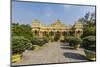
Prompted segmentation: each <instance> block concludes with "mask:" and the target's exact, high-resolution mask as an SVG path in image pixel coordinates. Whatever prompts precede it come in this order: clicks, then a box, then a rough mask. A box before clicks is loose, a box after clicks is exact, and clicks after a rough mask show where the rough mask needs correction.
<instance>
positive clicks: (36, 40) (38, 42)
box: [32, 37, 49, 46]
mask: <svg viewBox="0 0 100 67" xmlns="http://www.w3.org/2000/svg"><path fill="white" fill-rule="evenodd" d="M48 41H49V40H48V38H47V37H42V38H39V37H33V38H32V44H33V45H39V46H42V45H44V44H45V43H47V42H48Z"/></svg>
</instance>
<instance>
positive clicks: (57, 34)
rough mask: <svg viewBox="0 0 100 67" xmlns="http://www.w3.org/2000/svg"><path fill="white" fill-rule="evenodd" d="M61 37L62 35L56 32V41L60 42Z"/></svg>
mask: <svg viewBox="0 0 100 67" xmlns="http://www.w3.org/2000/svg"><path fill="white" fill-rule="evenodd" d="M60 36H61V33H60V32H59V31H57V32H55V36H54V40H55V41H58V40H60Z"/></svg>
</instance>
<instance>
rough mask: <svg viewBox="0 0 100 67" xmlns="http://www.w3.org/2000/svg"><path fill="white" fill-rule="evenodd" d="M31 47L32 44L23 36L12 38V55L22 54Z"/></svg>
mask: <svg viewBox="0 0 100 67" xmlns="http://www.w3.org/2000/svg"><path fill="white" fill-rule="evenodd" d="M30 47H31V42H30V41H29V40H28V39H26V38H24V37H23V36H13V37H12V54H17V53H18V54H21V53H22V52H24V51H25V50H26V49H28V48H30Z"/></svg>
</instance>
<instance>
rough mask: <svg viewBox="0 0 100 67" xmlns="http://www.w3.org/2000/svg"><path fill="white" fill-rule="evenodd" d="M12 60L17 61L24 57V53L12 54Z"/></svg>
mask: <svg viewBox="0 0 100 67" xmlns="http://www.w3.org/2000/svg"><path fill="white" fill-rule="evenodd" d="M11 58H12V60H11V61H12V62H13V63H14V62H17V61H20V60H21V58H22V54H14V55H12V57H11Z"/></svg>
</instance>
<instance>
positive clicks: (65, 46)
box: [60, 43, 73, 50]
mask: <svg viewBox="0 0 100 67" xmlns="http://www.w3.org/2000/svg"><path fill="white" fill-rule="evenodd" d="M60 46H61V47H60V48H61V49H71V50H73V48H72V47H70V46H69V44H68V43H62V44H61V45H60Z"/></svg>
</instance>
